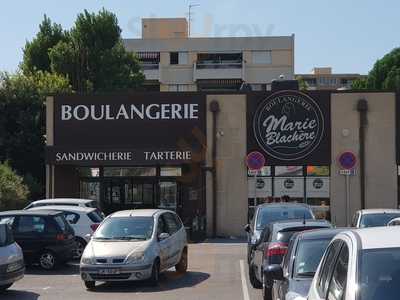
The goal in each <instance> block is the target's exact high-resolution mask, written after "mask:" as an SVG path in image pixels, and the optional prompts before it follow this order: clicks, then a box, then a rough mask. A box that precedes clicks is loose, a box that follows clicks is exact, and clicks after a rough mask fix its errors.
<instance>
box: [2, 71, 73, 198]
mask: <svg viewBox="0 0 400 300" xmlns="http://www.w3.org/2000/svg"><path fill="white" fill-rule="evenodd" d="M71 92H72V89H71V86H70V84H69V81H68V80H67V79H66V78H65V77H63V76H61V75H57V74H51V73H48V72H41V71H38V72H35V73H33V74H29V75H25V74H22V73H17V74H14V75H10V74H2V75H1V76H0V116H2V117H1V118H0V162H2V161H3V162H4V161H6V160H7V161H9V163H10V166H11V167H12V168H13V169H15V170H16V171H17V172H18V174H20V175H21V176H23V177H24V178H25V179H26V183H27V184H29V188H30V190H31V192H32V194H31V196H32V197H33V198H37V197H41V196H42V195H43V192H44V181H45V170H44V145H45V133H46V127H45V105H44V103H45V97H46V96H47V95H51V94H55V93H71ZM39 187H41V189H39Z"/></svg>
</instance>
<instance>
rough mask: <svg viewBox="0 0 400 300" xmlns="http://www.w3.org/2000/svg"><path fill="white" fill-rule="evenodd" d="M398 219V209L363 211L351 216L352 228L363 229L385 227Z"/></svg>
mask: <svg viewBox="0 0 400 300" xmlns="http://www.w3.org/2000/svg"><path fill="white" fill-rule="evenodd" d="M397 217H400V209H363V210H359V211H357V212H356V213H355V214H354V216H353V221H352V225H351V226H352V227H356V228H365V227H377V226H386V225H387V223H388V222H389V221H390V220H392V219H394V218H397Z"/></svg>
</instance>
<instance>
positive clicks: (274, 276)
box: [264, 228, 345, 300]
mask: <svg viewBox="0 0 400 300" xmlns="http://www.w3.org/2000/svg"><path fill="white" fill-rule="evenodd" d="M343 230H345V229H344V228H335V229H320V230H310V231H304V232H300V233H296V234H295V235H293V237H292V239H291V240H290V243H289V246H288V251H287V253H286V255H285V257H284V259H283V262H282V264H281V265H270V266H269V267H268V268H267V269H266V270H264V277H265V278H266V279H269V280H270V281H272V280H273V288H272V299H274V300H277V299H287V297H286V295H288V294H289V293H290V294H291V295H292V296H293V299H295V298H296V297H299V298H300V297H303V298H304V299H305V298H307V295H308V290H309V289H310V285H311V282H312V280H313V278H314V274H315V272H316V270H317V268H318V265H319V262H320V260H321V258H322V256H323V254H324V252H325V250H326V248H327V247H328V245H329V243H330V241H331V240H332V239H333V238H334V237H335V235H336V234H338V233H340V232H342V231H343Z"/></svg>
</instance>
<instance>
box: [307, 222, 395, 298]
mask: <svg viewBox="0 0 400 300" xmlns="http://www.w3.org/2000/svg"><path fill="white" fill-rule="evenodd" d="M399 235H400V228H399V227H397V226H393V227H380V228H367V229H357V230H356V229H354V230H349V231H345V232H342V233H339V234H338V235H337V236H336V237H335V238H334V239H333V240H332V242H331V243H330V245H329V247H328V248H327V250H326V252H325V254H324V257H323V258H322V260H321V263H320V265H319V267H318V270H317V272H316V274H315V276H314V279H313V281H312V283H311V287H310V292H309V294H308V298H307V299H309V300H321V299H341V300H353V299H359V300H380V299H382V300H383V299H384V300H398V299H399V294H400V267H399V266H400V240H399V239H398V238H397V237H398V236H399Z"/></svg>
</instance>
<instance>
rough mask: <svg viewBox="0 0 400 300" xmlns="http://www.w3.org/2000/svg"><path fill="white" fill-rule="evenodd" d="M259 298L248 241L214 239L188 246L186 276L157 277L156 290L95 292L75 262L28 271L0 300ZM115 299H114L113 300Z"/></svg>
mask: <svg viewBox="0 0 400 300" xmlns="http://www.w3.org/2000/svg"><path fill="white" fill-rule="evenodd" d="M114 297H118V299H132V298H133V297H135V298H137V299H161V298H162V299H164V300H168V299H171V300H172V299H174V300H178V299H193V300H194V299H217V298H218V299H219V300H224V299H230V300H233V299H243V300H253V299H261V292H260V291H259V290H255V289H253V288H252V287H251V286H250V284H249V280H248V276H247V263H246V243H244V242H238V241H231V240H213V241H208V242H204V243H200V244H191V245H190V246H189V269H188V272H187V273H186V274H185V275H177V274H176V273H175V272H174V271H173V270H171V271H168V272H166V273H165V274H163V275H162V276H161V278H160V284H159V287H157V288H153V287H150V286H146V284H145V283H139V282H135V283H131V282H130V283H112V284H101V285H98V286H97V288H96V290H95V291H92V292H89V291H86V289H85V288H84V286H83V284H82V281H81V279H80V277H79V267H78V263H77V262H76V263H71V264H69V265H68V266H65V267H62V268H60V269H59V270H56V271H51V272H45V271H42V270H40V269H39V268H29V269H27V272H26V275H25V277H24V279H22V280H21V281H19V282H17V283H16V284H15V285H13V286H12V288H11V289H10V290H9V291H7V292H6V293H5V294H3V295H1V299H7V300H8V299H18V300H25V299H41V300H42V299H64V300H66V299H96V300H100V299H110V298H114ZM115 299H116V298H115Z"/></svg>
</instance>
